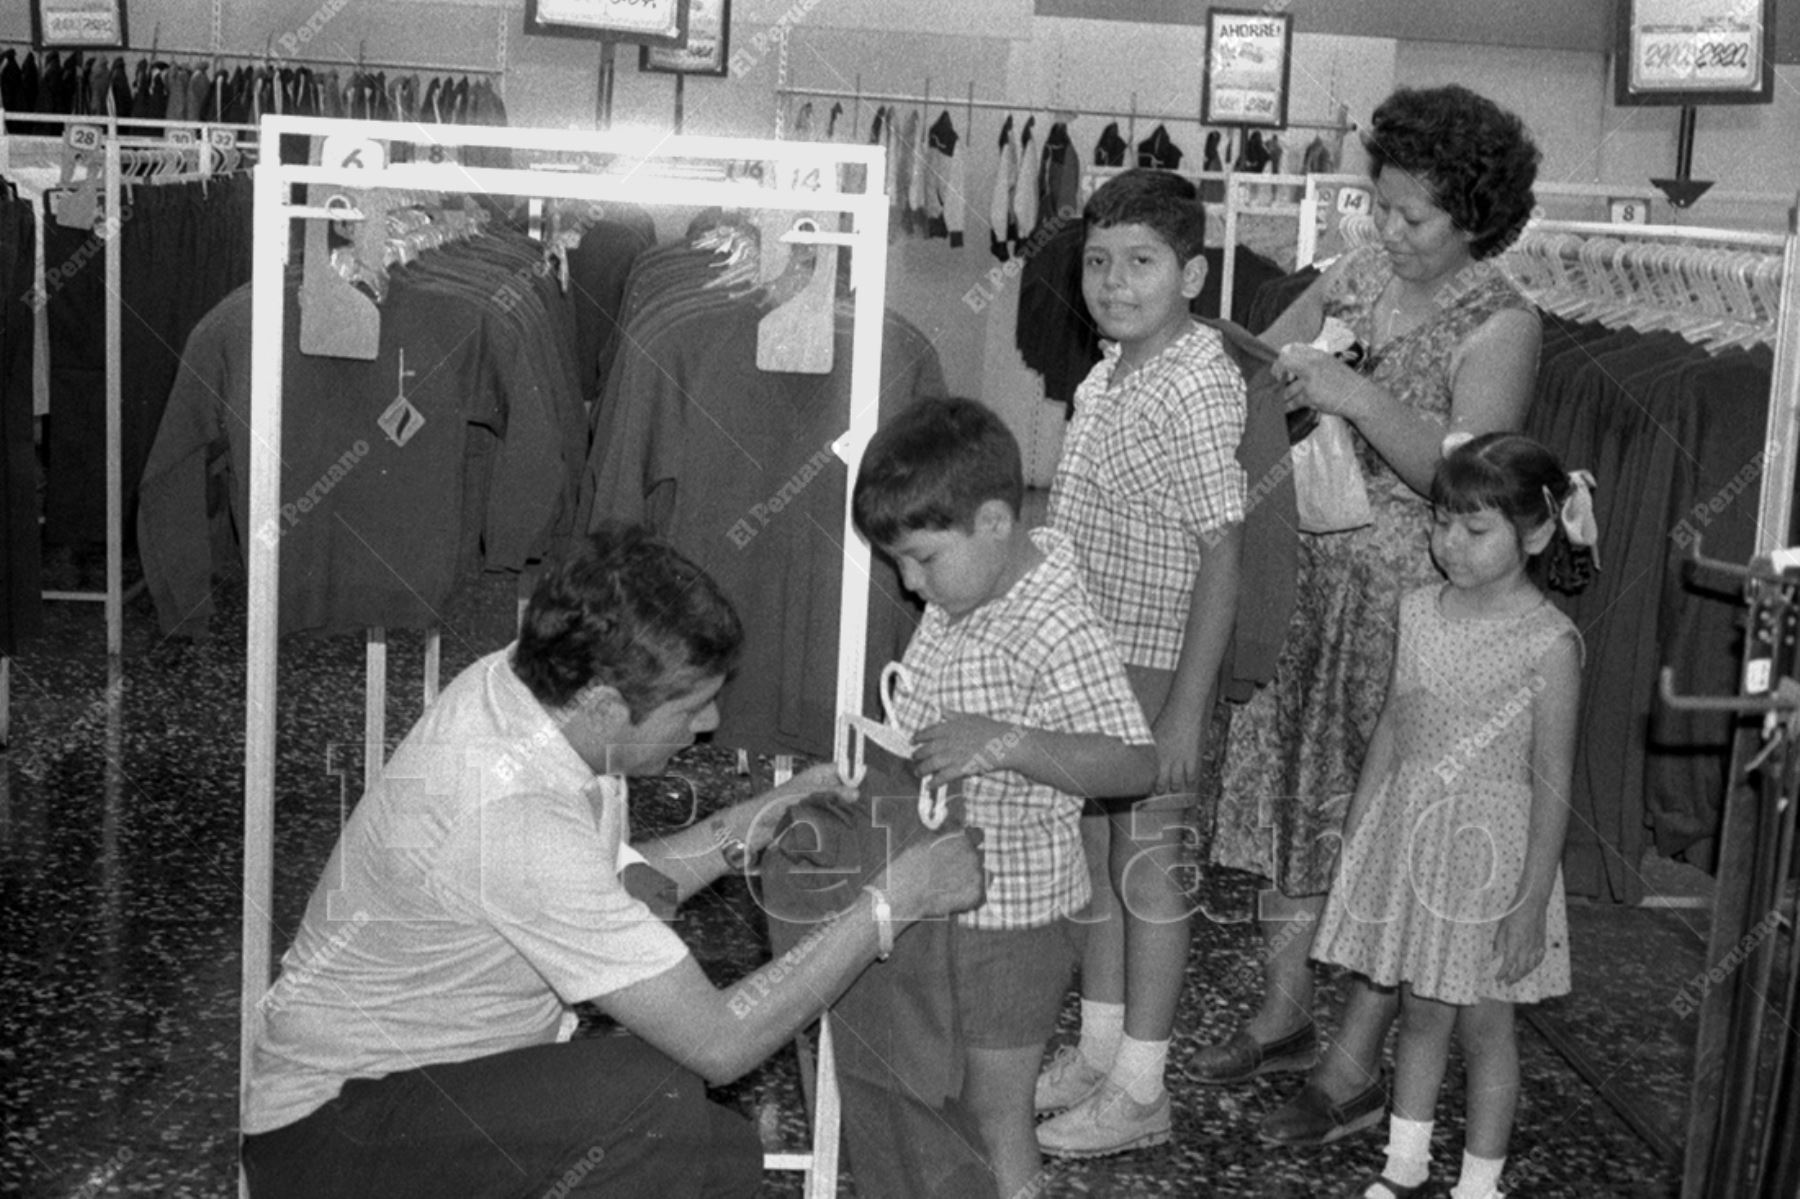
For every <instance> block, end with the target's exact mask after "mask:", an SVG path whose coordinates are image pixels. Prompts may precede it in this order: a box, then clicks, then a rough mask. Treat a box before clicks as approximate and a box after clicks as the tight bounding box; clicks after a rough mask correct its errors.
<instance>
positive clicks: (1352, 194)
mask: <svg viewBox="0 0 1800 1199" xmlns="http://www.w3.org/2000/svg"><path fill="white" fill-rule="evenodd" d="M1373 207H1374V197H1373V196H1371V195H1370V194H1369V192H1368V189H1367V188H1361V187H1346V188H1343V189H1342V190H1340V191H1339V192H1338V194H1337V210H1338V214H1339V215H1340V216H1368V215H1369V212H1370V210H1371V209H1372V208H1373Z"/></svg>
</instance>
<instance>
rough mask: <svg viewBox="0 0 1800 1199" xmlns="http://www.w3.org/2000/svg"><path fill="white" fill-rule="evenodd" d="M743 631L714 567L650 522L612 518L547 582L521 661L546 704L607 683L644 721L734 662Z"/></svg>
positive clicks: (525, 629)
mask: <svg viewBox="0 0 1800 1199" xmlns="http://www.w3.org/2000/svg"><path fill="white" fill-rule="evenodd" d="M743 639H744V629H743V626H742V625H741V624H739V623H738V617H737V613H736V612H735V611H733V610H732V607H731V601H730V600H728V599H726V598H725V595H724V593H723V592H721V591H720V590H719V588H718V585H717V584H716V583H714V582H713V581H712V579H711V578H710V577H709V576H708V575H707V574H706V572H705V571H703V570H701V569H700V568H699V567H698V566H695V565H694V564H693V563H692V562H690V561H688V560H687V559H686V558H684V557H683V556H682V555H681V554H679V553H678V552H676V551H675V550H674V549H673V548H672V547H670V546H668V545H665V544H664V543H662V542H660V541H656V540H654V539H653V538H651V537H650V536H649V534H648V533H647V532H646V531H645V530H644V529H642V528H639V527H636V526H631V525H608V526H606V527H604V528H602V529H600V530H598V531H597V532H595V533H593V534H592V535H591V536H589V537H588V538H586V539H585V541H584V542H582V543H581V545H580V546H579V548H578V549H577V550H576V551H575V552H574V553H573V554H571V555H570V556H569V557H568V558H566V559H564V560H563V561H562V562H561V563H560V564H558V565H557V566H555V567H554V568H552V569H551V570H550V571H549V572H548V573H546V574H545V575H544V577H543V578H542V579H540V580H539V581H538V585H537V587H536V588H535V589H534V590H533V591H532V593H531V600H530V602H529V603H528V604H526V606H525V616H524V619H523V620H522V621H521V622H520V628H519V644H518V647H517V648H516V649H514V651H513V660H512V666H513V673H515V674H517V675H518V676H519V678H520V679H521V680H522V681H523V682H524V684H525V685H526V686H527V687H529V688H530V689H531V693H532V695H534V696H536V697H537V700H538V702H539V703H541V704H543V705H544V706H545V707H546V708H549V709H552V710H559V709H562V708H565V707H567V706H568V705H569V704H570V703H572V702H573V701H575V700H576V698H577V697H578V696H580V694H581V693H582V692H583V691H584V690H586V689H587V688H588V687H591V686H593V685H594V684H597V683H600V684H605V685H606V686H609V687H611V688H613V689H614V690H615V691H617V692H618V693H619V695H620V697H621V698H622V699H623V700H624V701H625V706H626V708H627V710H628V711H629V712H630V714H631V720H632V722H633V723H634V724H635V723H637V722H638V721H641V720H643V718H644V717H645V716H647V715H649V714H650V713H651V712H652V711H654V710H655V709H656V708H658V707H660V706H661V705H663V704H665V703H667V702H669V701H670V700H671V699H675V698H677V697H678V696H682V695H685V694H687V693H688V692H690V691H692V690H693V689H694V688H695V687H696V686H698V685H699V684H700V683H701V682H703V681H704V680H706V679H711V678H717V677H719V676H720V675H723V674H726V673H727V672H728V671H730V669H731V666H732V664H733V663H734V662H735V661H736V660H737V653H738V647H739V645H740V644H741V643H742V641H743Z"/></svg>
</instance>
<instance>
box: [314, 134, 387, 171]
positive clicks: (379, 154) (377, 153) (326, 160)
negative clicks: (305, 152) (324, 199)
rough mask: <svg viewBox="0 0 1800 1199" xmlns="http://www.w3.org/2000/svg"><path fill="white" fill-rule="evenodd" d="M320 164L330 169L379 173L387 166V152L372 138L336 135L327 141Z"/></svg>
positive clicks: (322, 149)
mask: <svg viewBox="0 0 1800 1199" xmlns="http://www.w3.org/2000/svg"><path fill="white" fill-rule="evenodd" d="M319 162H320V164H321V165H323V166H328V167H350V168H354V169H360V170H367V171H379V170H381V169H382V168H383V167H385V166H387V150H386V149H385V148H384V147H383V146H382V144H381V143H380V142H378V141H376V140H375V139H374V138H372V137H354V136H351V135H349V134H344V133H334V134H332V135H331V136H330V137H327V138H326V139H325V145H324V146H323V147H322V148H321V149H320V151H319Z"/></svg>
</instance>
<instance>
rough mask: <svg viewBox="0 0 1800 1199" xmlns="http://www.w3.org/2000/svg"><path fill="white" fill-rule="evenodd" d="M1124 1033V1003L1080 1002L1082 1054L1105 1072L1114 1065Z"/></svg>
mask: <svg viewBox="0 0 1800 1199" xmlns="http://www.w3.org/2000/svg"><path fill="white" fill-rule="evenodd" d="M1124 1035H1125V1005H1124V1004H1122V1003H1100V1002H1098V1001H1096V1000H1092V999H1083V1000H1082V1001H1081V1045H1080V1048H1081V1056H1082V1057H1084V1058H1086V1059H1087V1064H1088V1065H1090V1066H1092V1067H1093V1068H1094V1069H1096V1070H1098V1071H1100V1072H1101V1073H1105V1072H1106V1071H1107V1070H1110V1069H1111V1068H1112V1064H1113V1058H1114V1057H1115V1056H1116V1055H1117V1054H1118V1052H1119V1038H1120V1037H1122V1036H1124Z"/></svg>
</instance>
